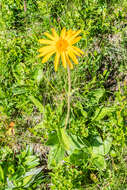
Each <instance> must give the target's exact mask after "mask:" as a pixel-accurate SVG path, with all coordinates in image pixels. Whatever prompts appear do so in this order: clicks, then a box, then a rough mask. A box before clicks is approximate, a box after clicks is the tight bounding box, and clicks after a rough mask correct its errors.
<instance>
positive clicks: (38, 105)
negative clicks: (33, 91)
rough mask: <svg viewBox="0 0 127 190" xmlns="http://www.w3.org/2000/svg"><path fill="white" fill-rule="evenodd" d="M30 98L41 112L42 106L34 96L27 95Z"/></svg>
mask: <svg viewBox="0 0 127 190" xmlns="http://www.w3.org/2000/svg"><path fill="white" fill-rule="evenodd" d="M29 98H30V100H31V101H32V102H33V103H34V105H35V106H36V107H37V108H38V110H39V111H40V112H41V113H43V112H44V107H43V105H42V104H41V103H40V102H39V100H37V99H36V98H35V97H34V96H29Z"/></svg>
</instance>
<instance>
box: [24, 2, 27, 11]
mask: <svg viewBox="0 0 127 190" xmlns="http://www.w3.org/2000/svg"><path fill="white" fill-rule="evenodd" d="M26 11H27V7H26V0H24V12H26Z"/></svg>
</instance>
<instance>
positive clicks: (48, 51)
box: [38, 49, 53, 57]
mask: <svg viewBox="0 0 127 190" xmlns="http://www.w3.org/2000/svg"><path fill="white" fill-rule="evenodd" d="M52 51H53V50H49V49H47V50H46V51H43V52H42V53H40V54H39V55H38V57H42V56H44V55H46V54H48V53H50V52H52Z"/></svg>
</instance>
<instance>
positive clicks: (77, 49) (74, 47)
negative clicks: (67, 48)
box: [72, 46, 84, 54]
mask: <svg viewBox="0 0 127 190" xmlns="http://www.w3.org/2000/svg"><path fill="white" fill-rule="evenodd" d="M72 48H73V49H75V50H76V51H77V52H79V53H81V54H84V52H83V51H82V50H81V49H79V48H78V47H76V46H72Z"/></svg>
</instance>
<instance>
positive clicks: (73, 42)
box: [71, 36, 81, 45]
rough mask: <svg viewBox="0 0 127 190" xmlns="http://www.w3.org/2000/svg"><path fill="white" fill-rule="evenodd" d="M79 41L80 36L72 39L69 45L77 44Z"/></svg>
mask: <svg viewBox="0 0 127 190" xmlns="http://www.w3.org/2000/svg"><path fill="white" fill-rule="evenodd" d="M80 39H81V36H78V37H77V38H74V39H73V40H72V42H71V45H73V44H75V43H77V42H78V41H79V40H80Z"/></svg>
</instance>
